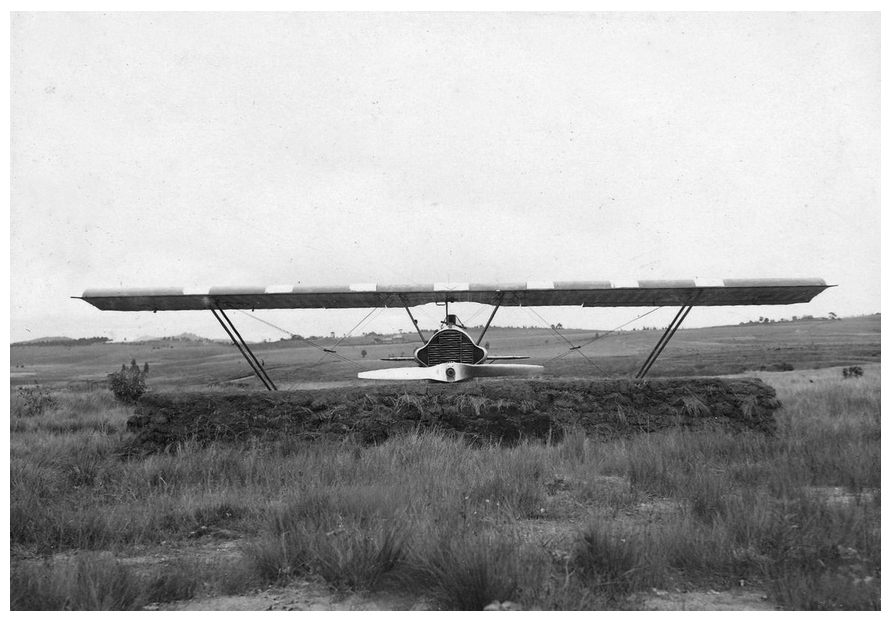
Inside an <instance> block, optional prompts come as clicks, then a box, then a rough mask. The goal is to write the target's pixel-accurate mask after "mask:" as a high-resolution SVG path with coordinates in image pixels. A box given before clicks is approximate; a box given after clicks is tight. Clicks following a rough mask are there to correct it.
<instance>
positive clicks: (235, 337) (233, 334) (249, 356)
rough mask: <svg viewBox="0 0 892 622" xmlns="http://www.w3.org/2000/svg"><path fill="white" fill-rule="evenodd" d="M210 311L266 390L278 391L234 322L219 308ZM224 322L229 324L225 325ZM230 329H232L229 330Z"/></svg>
mask: <svg viewBox="0 0 892 622" xmlns="http://www.w3.org/2000/svg"><path fill="white" fill-rule="evenodd" d="M217 311H219V312H220V315H222V316H223V319H225V320H226V323H224V322H223V319H221V318H220V315H217ZM211 313H213V314H214V317H215V318H217V321H218V322H220V326H222V327H223V330H225V331H226V334H227V335H229V338H230V339H231V340H232V343H234V344H235V347H236V348H238V351H239V352H241V353H242V356H244V357H245V360H246V361H248V365H250V366H251V369H253V370H254V373H255V374H256V375H257V377H258V378H260V381H261V382H262V383H263V384H264V386H266V389H267V391H278V389H277V388H276V385H275V384H274V383H273V381H272V379H271V378H270V377H269V375H268V374H267V373H266V370H265V369H264V368H263V365H261V364H260V361H258V360H257V357H256V356H254V353H253V352H251V348H249V347H248V344H247V343H246V342H245V340H244V339H242V336H241V335H240V334H239V332H238V329H236V327H235V324H233V323H232V320H230V319H229V317H228V316H227V315H226V314H225V313H224V312H223V309H221V308H219V307H218V308H217V309H214V308H211ZM226 324H229V326H227V325H226ZM230 329H232V330H230Z"/></svg>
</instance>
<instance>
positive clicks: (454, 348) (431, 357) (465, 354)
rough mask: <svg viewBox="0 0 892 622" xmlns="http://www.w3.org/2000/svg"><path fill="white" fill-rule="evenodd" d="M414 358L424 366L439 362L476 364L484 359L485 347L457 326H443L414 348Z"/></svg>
mask: <svg viewBox="0 0 892 622" xmlns="http://www.w3.org/2000/svg"><path fill="white" fill-rule="evenodd" d="M415 358H416V359H417V360H418V362H419V363H420V364H422V365H424V366H425V367H431V366H433V365H439V364H441V363H468V364H471V365H476V364H478V363H481V362H483V361H484V360H485V359H486V349H484V348H481V347H480V346H478V345H477V344H476V343H474V340H473V339H471V336H470V335H468V333H466V332H465V331H463V330H460V329H458V328H444V329H443V330H440V331H437V332H436V333H435V334H434V336H433V337H431V338H430V339H429V340H428V342H427V343H426V344H424V345H423V346H421V347H420V348H418V349H417V350H415Z"/></svg>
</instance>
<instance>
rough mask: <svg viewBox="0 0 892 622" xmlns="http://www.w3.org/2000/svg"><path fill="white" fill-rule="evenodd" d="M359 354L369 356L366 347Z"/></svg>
mask: <svg viewBox="0 0 892 622" xmlns="http://www.w3.org/2000/svg"><path fill="white" fill-rule="evenodd" d="M359 354H360V355H362V358H365V357H366V356H368V354H369V353H368V352H366V350H365V348H363V349H362V351H361V352H360V353H359Z"/></svg>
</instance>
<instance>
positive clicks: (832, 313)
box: [827, 311, 839, 320]
mask: <svg viewBox="0 0 892 622" xmlns="http://www.w3.org/2000/svg"><path fill="white" fill-rule="evenodd" d="M827 316H828V317H829V318H830V319H831V320H838V319H839V316H837V315H836V314H835V313H834V312H833V311H831V312H830V313H828V314H827Z"/></svg>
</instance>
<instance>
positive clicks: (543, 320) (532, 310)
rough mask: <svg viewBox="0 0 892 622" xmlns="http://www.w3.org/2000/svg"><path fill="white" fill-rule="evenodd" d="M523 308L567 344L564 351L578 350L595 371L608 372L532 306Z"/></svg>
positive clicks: (605, 373)
mask: <svg viewBox="0 0 892 622" xmlns="http://www.w3.org/2000/svg"><path fill="white" fill-rule="evenodd" d="M524 308H525V309H526V310H527V311H529V312H530V313H532V314H533V315H535V316H536V317H537V318H539V320H540V321H541V322H542V324H543V325H545V326H547V327H548V328H550V329H551V331H552V332H553V333H554V334H555V335H557V336H558V337H560V338H561V339H562V340H563V341H564V343H566V344H567V346H568V347H569V348H570V349H569V350H568V351H567V352H566V353H567V354H569V353H570V352H573V351H576V352H579V356H581V357H582V358H584V359H585V360H586V361H588V363H589V365H591V366H592V367H594V368H595V369H596V370H597V371H599V372H600V373H602V374H604V375H609V374H608V373H607V371H606V370H604V369H602V368H601V367H599V366H598V365H597V364H595V362H594V361H593V360H591V359H590V358H589V357H587V356H586V355H585V354H583V353H582V352H580V351H579V349H580V348H581V347H582V346H576V345H573V343H572V342H571V341H570V340H569V339H567V338H566V337H564V336H563V335H562V334H561V333H560V331H559V330H558V329H556V328H555V327H554V326H553V325H552V324H549V323H548V322H546V321H545V318H543V317H542V316H541V315H539V314H538V313H536V311H535V309H533V308H532V307H524Z"/></svg>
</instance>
